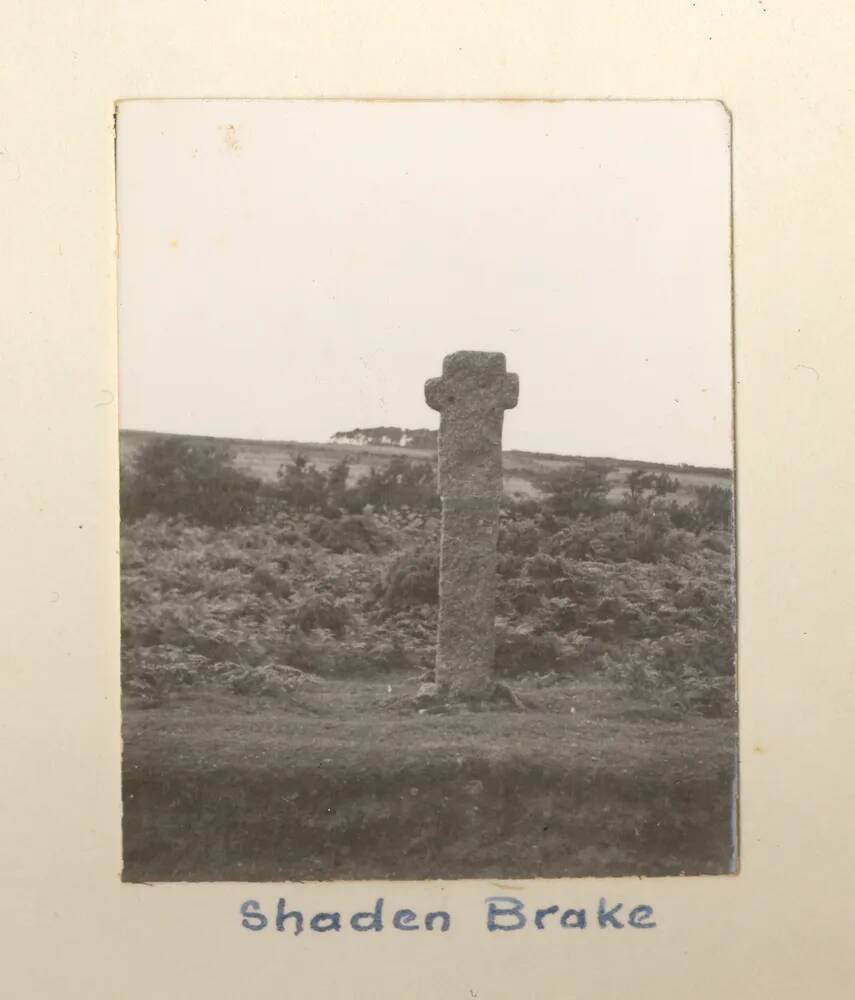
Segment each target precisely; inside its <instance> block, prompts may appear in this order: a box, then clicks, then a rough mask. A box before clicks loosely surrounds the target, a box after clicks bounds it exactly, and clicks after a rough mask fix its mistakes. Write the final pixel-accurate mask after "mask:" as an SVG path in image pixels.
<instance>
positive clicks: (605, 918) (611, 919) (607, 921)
mask: <svg viewBox="0 0 855 1000" xmlns="http://www.w3.org/2000/svg"><path fill="white" fill-rule="evenodd" d="M622 907H623V903H618V904H617V906H613V907H612V908H611V909H610V910H607V909H606V901H605V899H600V905H599V907H598V908H597V920H598V921H599V923H600V927H608V926H609V925H611V926H612V927H623V924H622V923H621V922H620V921H619V920H618V919H617V917H616V916H615V914H616V913H617V911H618V910H620V909H622Z"/></svg>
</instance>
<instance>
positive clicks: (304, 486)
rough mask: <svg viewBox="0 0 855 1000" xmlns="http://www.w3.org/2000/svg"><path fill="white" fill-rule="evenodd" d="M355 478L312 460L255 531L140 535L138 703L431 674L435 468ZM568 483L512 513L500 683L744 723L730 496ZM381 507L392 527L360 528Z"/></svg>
mask: <svg viewBox="0 0 855 1000" xmlns="http://www.w3.org/2000/svg"><path fill="white" fill-rule="evenodd" d="M176 454H178V455H180V456H181V461H182V462H185V461H188V459H187V456H186V453H185V452H183V451H181V450H179V451H178V452H173V453H172V455H173V459H174V457H175V455H176ZM189 461H191V462H192V461H193V460H189ZM167 464H169V463H167ZM173 464H174V462H173ZM144 468H149V467H148V466H144ZM220 469H222V466H220ZM582 472H585V470H582ZM348 473H349V469H348V467H347V465H346V464H345V463H338V464H337V465H335V466H333V467H332V468H331V469H329V470H327V471H326V472H319V471H318V470H312V468H311V467H310V466H309V464H308V463H305V462H300V461H295V462H294V463H293V470H292V471H289V470H287V469H286V470H285V471H284V473H283V476H282V477H281V478H280V481H279V482H278V483H277V484H275V486H274V488H273V490H272V491H271V492H270V493H269V495H268V496H267V497H266V498H264V500H263V502H261V503H259V504H258V505H257V507H256V510H255V513H254V515H253V517H252V518H249V519H247V520H246V521H243V522H238V523H229V524H217V523H202V522H201V519H199V518H198V517H196V518H191V517H190V516H188V515H187V514H186V513H185V512H184V510H182V511H181V513H180V516H178V515H175V514H173V515H169V516H165V515H163V514H161V513H150V514H148V515H147V516H138V517H135V518H129V517H126V518H125V520H124V523H123V539H122V602H123V626H122V645H123V665H124V683H125V691H126V693H127V694H128V695H129V696H130V697H133V698H135V699H138V700H139V701H140V702H141V703H142V704H156V703H159V701H162V700H164V699H166V698H170V697H180V696H181V693H182V692H183V691H185V690H187V689H188V688H191V687H194V686H200V685H206V684H211V685H218V686H220V687H221V688H224V689H225V690H227V691H229V692H231V693H234V694H236V695H240V696H244V695H258V696H260V697H268V696H269V697H279V696H283V695H286V694H288V695H289V696H290V694H289V693H290V691H291V689H292V688H294V685H295V684H296V681H295V680H294V678H295V677H296V676H297V674H295V673H291V672H289V671H292V670H293V669H294V668H296V669H297V672H298V673H299V672H300V671H302V672H303V673H304V674H306V675H307V676H315V675H319V676H326V677H342V678H345V677H354V676H373V675H383V676H385V675H390V676H391V675H396V676H402V675H411V674H412V672H413V671H417V670H423V669H425V668H427V667H430V666H431V665H432V663H433V658H434V655H435V639H436V616H437V600H438V522H437V519H436V517H435V516H434V514H433V513H432V511H433V510H434V501H433V500H432V499H431V497H435V489H434V483H433V472H432V469H431V467H430V466H429V465H425V466H424V467H423V468H422V469H421V470H419V469H418V468H417V467H414V466H412V465H410V464H409V463H407V462H404V463H403V465H402V464H397V465H395V464H393V463H390V465H389V466H388V467H387V469H386V470H385V472H384V471H382V470H381V471H378V472H375V473H374V474H373V475H369V476H366V477H363V479H362V480H360V481H359V482H358V483H357V484H355V485H348ZM428 473H429V474H428ZM559 479H560V481H555V482H553V486H554V488H553V489H552V491H551V492H549V493H547V495H546V496H545V497H544V498H543V499H537V498H534V499H532V498H529V499H527V500H506V501H504V502H503V503H502V515H501V525H500V533H499V558H498V576H497V613H498V615H499V619H498V626H497V644H496V661H495V662H496V671H497V673H499V674H500V675H503V676H506V677H522V676H527V675H531V676H533V675H537V676H549V677H553V676H554V677H558V678H572V679H578V678H581V677H586V676H590V677H591V678H600V680H601V681H602V683H606V684H613V685H614V684H617V685H619V686H621V687H622V688H625V689H626V690H627V692H629V694H630V696H631V697H632V698H633V699H640V700H651V701H652V702H654V703H656V704H665V705H667V706H669V710H671V709H673V710H674V711H678V712H680V713H683V714H685V713H702V714H715V713H720V712H726V711H728V710H729V709H728V706H729V705H731V706H732V689H733V658H734V637H733V623H732V604H733V601H732V588H733V580H732V567H731V562H730V535H729V533H728V531H727V530H726V529H725V528H723V527H722V523H721V522H722V518H723V517H724V516H725V512H727V516H728V517H729V491H728V490H724V489H722V488H720V487H713V488H711V489H710V490H708V491H707V492H706V493H699V494H696V496H695V499H694V500H692V501H690V502H688V503H687V502H685V497H683V498H681V499H682V501H683V502H682V503H678V502H677V501H676V500H675V499H673V498H671V497H668V496H662V495H652V496H649V497H647V498H646V499H645V501H644V502H643V503H640V504H637V505H635V506H633V505H631V504H627V503H622V504H619V505H615V503H612V504H611V505H610V506H607V507H605V508H602V507H601V506H600V501H601V500H602V499H603V495H604V490H605V489H606V488H607V487H608V484H609V480H608V473H607V471H606V470H605V469H604V468H603V467H600V466H597V467H595V470H594V473H593V474H591V470H590V469H589V470H588V471H587V472H585V475H584V476H582V475H581V474H580V473H579V471H578V470H577V471H576V472H574V473H573V475H570V476H567V477H559ZM366 484H367V485H366ZM363 490H364V491H365V492H363ZM422 490H424V491H426V492H425V493H420V491H422ZM715 490H719V492H715ZM283 491H284V492H283ZM414 491H415V492H414ZM188 495H190V494H189V493H188ZM367 496H371V497H373V499H374V501H375V504H374V505H373V506H374V512H373V513H361V512H360V513H351V512H349V511H348V507H347V503H348V502H350V503H352V505H353V506H358V509H359V510H360V511H362V509H363V506H364V505H362V500H363V499H365V498H366V497H367ZM348 498H350V500H349V501H348ZM404 501H406V503H405V502H404ZM399 503H400V504H401V505H400V506H395V505H397V504H399ZM411 504H412V505H411ZM418 504H424V506H422V507H419V506H418ZM304 508H305V509H304ZM728 523H729V522H728Z"/></svg>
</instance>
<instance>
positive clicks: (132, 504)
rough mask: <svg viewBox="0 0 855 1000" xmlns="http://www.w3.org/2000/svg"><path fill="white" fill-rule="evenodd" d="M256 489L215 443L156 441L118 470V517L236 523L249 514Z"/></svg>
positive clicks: (252, 508)
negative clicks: (148, 516)
mask: <svg viewBox="0 0 855 1000" xmlns="http://www.w3.org/2000/svg"><path fill="white" fill-rule="evenodd" d="M259 485H260V484H259V483H258V480H256V479H253V478H252V477H251V476H246V475H244V474H243V473H241V472H239V471H237V469H235V468H234V467H233V465H232V457H231V455H230V453H229V452H228V451H226V450H224V449H222V448H220V447H218V446H216V445H208V444H197V443H190V442H188V441H185V440H184V439H183V438H179V437H163V438H156V439H153V440H151V441H148V442H147V443H146V444H144V445H143V446H142V447H141V448H140V450H139V452H138V453H137V455H136V457H135V458H134V460H133V462H132V464H131V466H130V467H129V468H124V469H123V470H122V477H121V514H122V519H123V520H124V521H135V520H138V519H139V518H141V517H145V516H146V515H147V514H160V515H162V516H165V517H171V516H176V515H183V516H184V517H186V518H188V519H189V520H191V521H194V522H197V523H200V524H211V525H215V526H217V527H225V526H228V525H232V524H238V523H240V522H242V521H247V520H249V519H250V518H251V517H252V516H253V514H254V511H255V501H256V496H257V494H258V489H259Z"/></svg>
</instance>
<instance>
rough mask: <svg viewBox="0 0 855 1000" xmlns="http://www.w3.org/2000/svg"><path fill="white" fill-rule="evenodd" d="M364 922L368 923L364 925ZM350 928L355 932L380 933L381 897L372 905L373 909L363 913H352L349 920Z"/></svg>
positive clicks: (381, 922) (381, 925) (381, 927)
mask: <svg viewBox="0 0 855 1000" xmlns="http://www.w3.org/2000/svg"><path fill="white" fill-rule="evenodd" d="M365 920H368V921H370V923H368V924H366V923H365ZM350 926H351V927H352V928H353V929H354V930H355V931H382V930H383V897H382V896H381V897H380V899H378V900H377V902H376V903H375V904H374V909H373V910H371V911H370V912H365V913H354V914H353V916H352V917H351V918H350Z"/></svg>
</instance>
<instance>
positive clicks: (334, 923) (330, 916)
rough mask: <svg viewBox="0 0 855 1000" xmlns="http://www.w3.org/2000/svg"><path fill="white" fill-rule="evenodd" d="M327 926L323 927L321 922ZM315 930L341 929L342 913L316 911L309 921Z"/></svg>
mask: <svg viewBox="0 0 855 1000" xmlns="http://www.w3.org/2000/svg"><path fill="white" fill-rule="evenodd" d="M322 921H323V922H324V924H325V925H326V926H324V927H322V926H321V922H322ZM309 926H310V927H311V928H312V930H313V931H321V932H323V931H340V930H341V914H339V913H316V914H315V915H314V916H313V917H312V919H311V922H310V923H309Z"/></svg>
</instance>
